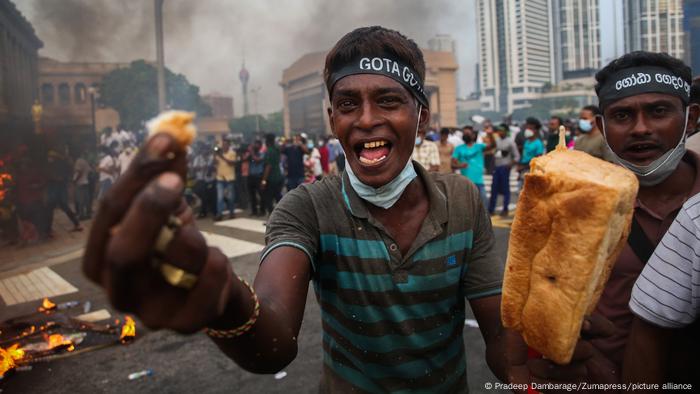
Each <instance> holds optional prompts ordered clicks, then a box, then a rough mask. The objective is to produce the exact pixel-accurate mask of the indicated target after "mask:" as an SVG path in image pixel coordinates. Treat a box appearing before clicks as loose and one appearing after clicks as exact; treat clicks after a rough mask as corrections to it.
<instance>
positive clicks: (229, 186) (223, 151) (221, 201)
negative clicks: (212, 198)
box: [214, 137, 237, 221]
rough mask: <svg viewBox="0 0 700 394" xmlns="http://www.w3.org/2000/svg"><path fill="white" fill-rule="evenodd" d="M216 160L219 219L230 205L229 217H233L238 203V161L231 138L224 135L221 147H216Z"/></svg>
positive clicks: (217, 216) (217, 212)
mask: <svg viewBox="0 0 700 394" xmlns="http://www.w3.org/2000/svg"><path fill="white" fill-rule="evenodd" d="M215 160H216V217H215V218H214V220H216V221H219V220H221V219H222V218H223V215H224V210H225V209H226V208H227V207H228V212H229V213H228V218H229V219H233V218H234V217H235V216H236V214H235V209H236V207H235V205H236V201H235V198H236V188H235V187H234V182H235V181H236V172H235V168H234V165H235V164H236V161H237V155H236V152H235V151H234V150H233V149H232V148H231V140H230V138H228V137H224V138H223V140H222V143H221V148H219V149H215Z"/></svg>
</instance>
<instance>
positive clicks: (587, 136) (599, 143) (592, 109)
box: [574, 105, 607, 160]
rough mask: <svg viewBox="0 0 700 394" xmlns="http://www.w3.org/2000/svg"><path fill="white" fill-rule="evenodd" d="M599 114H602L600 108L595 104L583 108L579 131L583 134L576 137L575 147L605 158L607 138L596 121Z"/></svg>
mask: <svg viewBox="0 0 700 394" xmlns="http://www.w3.org/2000/svg"><path fill="white" fill-rule="evenodd" d="M599 115H601V112H600V109H599V108H598V107H596V106H595V105H587V106H585V107H583V108H582V109H581V112H580V113H579V120H578V131H579V133H581V134H580V135H579V136H578V138H577V139H576V144H575V145H574V149H575V150H580V151H583V152H586V153H588V154H589V155H591V156H594V157H597V158H599V159H603V160H605V158H606V152H607V147H606V146H605V139H604V138H603V135H602V134H601V133H600V129H598V126H597V124H596V121H595V118H596V116H599Z"/></svg>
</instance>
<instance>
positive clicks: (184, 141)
mask: <svg viewBox="0 0 700 394" xmlns="http://www.w3.org/2000/svg"><path fill="white" fill-rule="evenodd" d="M194 116H195V115H194V112H186V111H166V112H163V113H161V114H159V115H158V116H157V117H155V118H153V119H151V120H150V121H148V123H147V124H146V128H147V129H148V138H153V136H154V135H156V134H158V133H167V134H170V135H171V136H172V137H173V138H175V141H177V143H178V145H179V146H180V148H181V149H182V150H185V149H187V147H188V146H189V145H190V144H191V143H192V141H194V139H195V137H197V128H196V127H195V126H194V124H193V123H192V122H193V121H194Z"/></svg>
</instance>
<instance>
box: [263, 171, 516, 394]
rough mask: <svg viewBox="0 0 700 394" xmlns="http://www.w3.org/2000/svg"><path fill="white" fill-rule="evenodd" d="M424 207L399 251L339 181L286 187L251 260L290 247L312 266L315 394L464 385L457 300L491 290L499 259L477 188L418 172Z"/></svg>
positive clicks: (497, 285)
mask: <svg viewBox="0 0 700 394" xmlns="http://www.w3.org/2000/svg"><path fill="white" fill-rule="evenodd" d="M414 165H415V168H416V172H417V173H418V176H419V177H421V179H422V180H423V182H424V183H425V185H426V189H427V192H428V196H429V199H430V210H429V212H428V215H427V217H426V218H425V220H424V222H423V225H422V227H421V229H420V232H419V233H418V235H417V236H416V239H415V241H414V242H413V244H412V245H411V247H410V249H409V251H408V253H407V254H405V255H402V254H401V251H400V250H399V248H398V245H397V244H396V243H395V242H394V241H393V240H392V238H391V236H390V235H389V234H387V232H386V231H385V230H384V227H383V226H382V225H381V224H380V223H379V222H378V221H377V220H376V219H375V218H373V217H372V215H371V214H370V212H369V211H368V209H367V207H366V206H365V202H363V200H361V199H360V197H359V196H358V195H357V194H356V193H355V192H354V190H353V189H352V187H351V186H350V183H349V181H348V179H347V175H343V177H342V178H341V177H329V178H324V179H323V180H322V181H320V182H316V183H313V184H310V185H303V186H302V187H300V188H297V189H295V190H293V191H291V192H290V193H288V194H287V195H286V196H285V197H284V198H283V199H282V201H280V203H279V204H278V205H277V207H276V209H275V211H274V212H273V214H272V215H271V217H270V220H269V223H268V227H267V234H266V244H267V246H266V248H265V250H264V251H263V255H262V259H264V258H265V256H266V255H267V254H268V253H269V252H270V251H271V250H273V249H275V248H277V247H280V246H292V247H296V248H298V249H301V250H302V251H304V252H305V253H306V254H307V255H308V256H309V259H310V261H311V264H312V270H313V272H312V280H313V285H314V290H315V292H316V298H317V300H318V302H319V304H320V306H321V317H322V326H323V353H324V373H323V378H322V381H321V391H331V392H347V391H359V392H405V391H413V390H416V391H426V392H440V393H443V392H455V391H464V390H466V387H467V382H466V362H465V351H464V343H463V339H462V330H463V326H464V317H465V298H466V299H476V298H480V297H486V296H490V295H496V294H500V291H501V281H502V277H503V264H502V262H501V261H499V259H498V258H497V257H496V255H495V252H494V250H493V243H494V236H493V231H492V229H491V222H490V219H489V217H488V215H487V214H486V211H485V210H484V208H483V205H482V204H481V201H480V199H479V192H478V190H477V189H476V187H475V186H474V185H473V184H472V183H471V182H469V181H468V180H466V179H465V178H463V177H461V176H458V175H455V174H439V173H428V172H427V171H425V170H424V169H423V168H422V167H421V166H420V165H416V163H415V162H414Z"/></svg>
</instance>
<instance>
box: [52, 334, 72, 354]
mask: <svg viewBox="0 0 700 394" xmlns="http://www.w3.org/2000/svg"><path fill="white" fill-rule="evenodd" d="M46 341H47V342H48V343H49V349H54V348H57V347H59V346H63V345H67V346H68V348H67V349H66V350H68V351H69V352H72V351H73V350H75V345H74V344H73V342H72V341H71V340H69V339H66V338H64V337H63V335H61V334H52V335H49V336H48V338H46Z"/></svg>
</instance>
